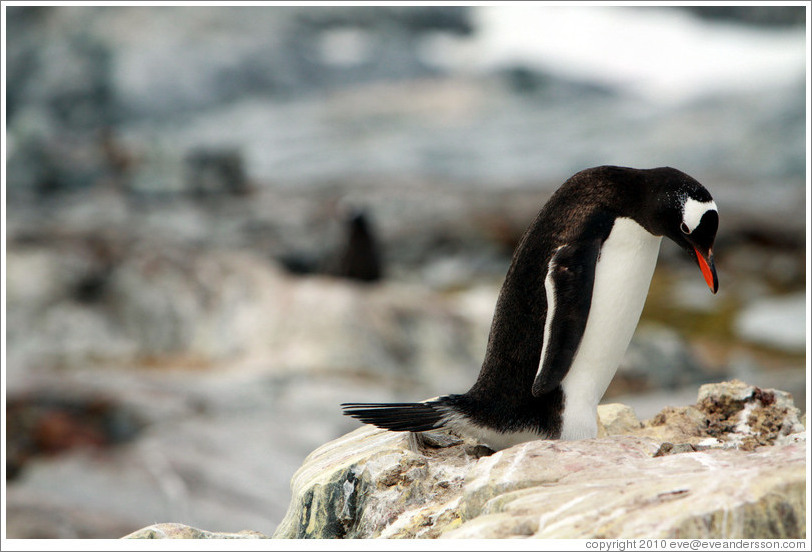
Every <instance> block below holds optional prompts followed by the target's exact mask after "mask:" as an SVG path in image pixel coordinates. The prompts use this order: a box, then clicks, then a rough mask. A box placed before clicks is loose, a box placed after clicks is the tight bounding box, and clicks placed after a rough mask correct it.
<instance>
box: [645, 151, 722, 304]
mask: <svg viewBox="0 0 812 552" xmlns="http://www.w3.org/2000/svg"><path fill="white" fill-rule="evenodd" d="M653 171H657V173H658V174H657V177H658V178H655V179H653V182H652V183H653V184H654V186H653V188H654V190H655V194H654V196H655V197H654V200H655V203H656V208H655V209H656V213H655V219H656V221H657V222H656V225H657V226H658V227H659V228H658V230H659V233H660V234H662V235H664V236H667V237H668V238H670V239H671V240H672V241H674V242H675V243H676V244H677V245H679V246H680V247H682V248H683V249H685V250H687V251H690V252H691V253H693V254H694V255H695V258H696V262H697V264H698V265H699V268H700V270H701V271H702V275H703V276H704V277H705V282H707V284H708V287H709V288H710V290H711V292H713V293H716V291H717V290H718V289H719V279H718V278H717V276H716V267H715V265H714V263H713V243H714V241H715V240H716V230H717V228H718V227H719V212H718V209H717V207H716V202H714V201H713V197H711V195H710V192H708V190H707V189H705V187H704V186H703V185H702V184H700V183H699V182H697V181H696V180H694V179H693V178H691V177H690V176H688V175H687V174H685V173H683V172H680V171H678V170H676V169H672V168H670V167H665V168H663V169H654V170H653Z"/></svg>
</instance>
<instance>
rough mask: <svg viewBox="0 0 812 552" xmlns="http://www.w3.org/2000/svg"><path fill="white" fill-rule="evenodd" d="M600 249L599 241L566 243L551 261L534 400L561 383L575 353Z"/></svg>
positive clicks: (534, 386)
mask: <svg viewBox="0 0 812 552" xmlns="http://www.w3.org/2000/svg"><path fill="white" fill-rule="evenodd" d="M600 248H601V240H600V239H594V240H590V241H586V242H580V243H574V244H566V245H563V246H561V247H559V248H558V249H557V250H556V252H555V253H554V254H553V256H552V258H551V259H550V263H549V265H548V268H547V276H546V278H545V280H544V288H545V290H546V292H547V317H546V321H545V324H544V342H543V345H542V349H541V358H540V359H539V368H538V371H537V372H536V377H535V380H534V381H533V388H532V393H533V396H535V397H538V396H540V395H543V394H545V393H549V392H550V391H552V390H553V389H555V388H556V387H557V386H558V385H560V384H561V381H562V380H563V379H564V376H566V375H567V372H568V371H569V369H570V365H571V364H572V360H573V358H574V357H575V353H576V352H577V351H578V345H579V344H580V343H581V338H582V337H583V335H584V329H585V328H586V321H587V317H588V316H589V307H590V305H591V303H592V288H593V285H594V283H595V267H596V266H597V264H598V256H599V254H600Z"/></svg>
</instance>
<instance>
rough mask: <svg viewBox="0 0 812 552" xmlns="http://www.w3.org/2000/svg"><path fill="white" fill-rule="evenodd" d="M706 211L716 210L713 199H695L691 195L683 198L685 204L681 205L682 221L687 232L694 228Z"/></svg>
mask: <svg viewBox="0 0 812 552" xmlns="http://www.w3.org/2000/svg"><path fill="white" fill-rule="evenodd" d="M708 211H717V212H718V209H717V208H716V202H715V201H713V200H711V201H697V200H695V199H693V198H691V197H689V198H688V199H686V200H685V205H683V206H682V222H683V224H685V226H687V227H688V231H689V232H693V231H694V230H696V227H697V226H699V223H700V222H701V221H702V217H703V216H705V213H707V212H708Z"/></svg>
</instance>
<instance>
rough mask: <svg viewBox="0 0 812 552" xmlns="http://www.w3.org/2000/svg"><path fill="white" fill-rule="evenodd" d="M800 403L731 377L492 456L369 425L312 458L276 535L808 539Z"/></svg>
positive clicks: (603, 413)
mask: <svg viewBox="0 0 812 552" xmlns="http://www.w3.org/2000/svg"><path fill="white" fill-rule="evenodd" d="M798 414H799V411H798V410H797V409H796V408H795V407H794V406H793V404H792V400H791V398H790V397H789V396H788V395H787V394H786V393H783V392H781V391H775V390H762V389H758V388H755V387H752V386H748V385H746V384H743V383H741V382H737V381H733V382H727V383H723V384H714V385H706V386H703V387H702V388H701V389H700V392H699V397H698V401H697V404H696V405H695V406H688V407H684V408H678V409H675V408H668V409H665V410H664V411H663V412H662V413H661V414H660V415H658V416H656V417H655V418H654V419H652V420H649V421H646V422H643V423H641V422H639V421H637V419H636V417H635V416H634V413H633V412H632V411H631V409H629V408H628V407H623V406H622V405H607V406H604V407H601V409H600V411H599V418H600V419H601V424H600V425H601V435H603V436H604V437H599V438H598V439H590V440H583V441H534V442H529V443H524V444H521V445H518V446H515V447H512V448H509V449H506V450H503V451H500V452H498V453H495V454H492V455H490V456H482V451H481V447H477V446H475V444H473V443H467V442H463V441H461V440H456V439H452V440H451V441H449V442H446V443H442V444H439V443H437V442H434V440H431V441H430V442H426V440H423V441H422V442H418V440H417V439H415V438H414V437H412V436H409V435H407V434H397V433H391V432H386V431H382V430H378V429H375V428H372V427H369V426H365V427H362V428H359V429H357V430H356V431H353V432H352V433H349V434H348V435H345V436H344V437H342V438H340V439H337V440H335V441H332V442H330V443H327V444H325V445H324V446H322V447H320V448H319V449H317V450H316V451H314V452H313V453H312V454H311V455H310V456H309V457H308V458H307V460H306V461H305V463H304V465H303V466H302V467H301V468H300V469H299V471H298V472H297V473H296V474H295V475H294V477H293V480H292V483H291V485H292V488H293V496H294V499H293V501H292V503H291V506H290V509H289V511H288V514H287V516H286V517H285V519H284V520H283V522H282V523H281V524H280V526H279V528H278V529H277V531H276V533H275V535H274V537H277V538H374V537H381V538H414V537H417V538H437V537H444V538H445V537H449V538H454V537H458V538H505V537H537V538H619V537H623V538H632V537H652V538H803V537H805V526H804V520H805V509H806V504H805V486H806V484H805V478H806V466H805V452H804V443H803V441H804V440H805V434H804V433H803V432H804V427H803V425H802V424H801V423H800V420H799V418H798ZM765 445H770V446H765Z"/></svg>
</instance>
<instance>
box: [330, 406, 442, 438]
mask: <svg viewBox="0 0 812 552" xmlns="http://www.w3.org/2000/svg"><path fill="white" fill-rule="evenodd" d="M341 408H342V409H343V410H344V415H345V416H351V417H353V418H355V419H357V420H361V421H362V422H364V423H365V424H372V425H374V426H377V427H380V428H381V429H388V430H390V431H413V432H419V431H429V430H431V429H437V428H438V427H442V426H443V425H445V422H446V419H447V416H448V408H449V407H448V406H446V405H445V404H443V399H442V397H441V398H440V399H435V400H431V401H426V402H419V403H344V404H342V405H341Z"/></svg>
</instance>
